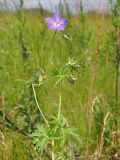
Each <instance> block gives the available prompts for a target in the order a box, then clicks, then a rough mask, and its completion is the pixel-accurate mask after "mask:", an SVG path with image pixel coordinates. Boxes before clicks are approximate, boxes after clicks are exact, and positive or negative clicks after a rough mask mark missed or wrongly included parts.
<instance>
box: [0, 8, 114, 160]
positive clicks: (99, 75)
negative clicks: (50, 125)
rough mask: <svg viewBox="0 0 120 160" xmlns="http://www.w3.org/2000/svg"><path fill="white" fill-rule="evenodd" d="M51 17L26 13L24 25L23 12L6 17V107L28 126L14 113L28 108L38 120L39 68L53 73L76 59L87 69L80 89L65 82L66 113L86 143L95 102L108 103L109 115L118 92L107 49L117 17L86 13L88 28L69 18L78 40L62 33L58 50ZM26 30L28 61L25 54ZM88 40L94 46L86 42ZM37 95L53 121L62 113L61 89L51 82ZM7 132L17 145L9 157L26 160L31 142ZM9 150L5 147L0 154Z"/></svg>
mask: <svg viewBox="0 0 120 160" xmlns="http://www.w3.org/2000/svg"><path fill="white" fill-rule="evenodd" d="M48 15H49V13H47V14H46V13H45V14H43V15H41V16H40V15H39V12H35V11H29V12H28V11H27V12H23V17H24V26H22V25H21V21H20V19H19V18H18V15H17V14H15V13H7V12H6V13H0V16H1V18H0V96H1V100H0V106H1V109H4V110H5V112H6V113H7V114H8V115H10V117H11V118H12V119H13V121H14V122H15V124H16V125H18V126H19V127H20V128H22V127H23V126H22V125H23V124H22V122H23V119H22V118H21V119H20V118H18V113H17V114H16V113H15V111H14V109H15V108H16V107H18V108H19V105H20V106H22V107H25V108H26V110H28V113H29V116H30V120H31V119H32V113H33V115H34V110H32V108H31V106H34V108H35V106H36V105H35V101H34V100H33V98H32V93H31V90H30V87H29V85H31V83H32V82H33V81H34V79H35V78H36V76H37V74H38V72H39V68H42V69H43V70H44V71H45V72H46V75H49V74H50V73H51V72H52V71H53V70H55V69H56V68H59V67H61V66H62V65H64V64H65V63H67V61H68V58H72V59H74V60H75V61H78V63H80V64H82V65H81V68H80V73H79V75H78V76H77V78H78V80H77V82H76V84H75V85H71V84H68V83H67V82H66V81H65V82H64V83H63V86H62V113H63V114H64V115H65V116H66V117H68V119H69V122H70V124H72V125H74V126H75V127H77V128H78V129H79V133H80V137H81V138H82V139H85V137H86V136H87V134H88V124H89V114H90V113H89V110H90V108H91V106H92V103H93V101H94V99H95V98H96V97H99V98H100V99H102V104H103V110H104V111H106V110H107V107H106V106H107V105H106V104H107V99H108V97H109V96H114V94H115V69H114V63H113V61H109V60H108V59H109V56H110V55H109V53H106V52H104V49H103V48H104V45H105V41H106V37H107V32H108V31H109V30H110V29H111V18H110V17H109V15H104V14H96V13H86V14H85V18H86V21H85V24H84V26H83V24H82V23H81V20H80V16H69V17H67V16H66V18H67V19H68V21H69V24H68V26H67V27H66V29H65V31H64V33H65V34H67V35H69V36H70V37H72V41H66V40H65V39H63V38H62V36H61V33H57V35H56V37H55V40H54V47H55V50H56V51H55V50H54V49H53V47H52V42H51V41H52V37H53V34H54V32H52V31H49V30H48V29H47V26H46V24H45V22H44V18H45V17H46V16H48ZM21 28H22V36H23V37H22V38H23V39H22V40H23V41H24V45H25V51H27V53H28V58H24V57H23V55H22V48H21V44H20V29H21ZM89 36H90V39H89ZM87 38H88V42H86V43H85V42H84V40H86V39H87ZM112 58H114V57H112ZM36 91H37V97H38V99H39V104H40V106H41V108H42V110H43V112H44V114H45V115H46V117H48V118H50V117H51V116H52V115H53V114H55V113H56V112H57V109H58V103H59V87H55V86H54V84H53V82H52V81H51V80H50V81H48V82H47V83H46V84H45V85H44V86H42V87H40V88H38V89H36ZM3 96H4V97H5V102H4V103H5V104H4V105H3V102H2V97H3ZM30 96H31V98H30ZM30 100H31V101H30ZM31 121H32V120H31ZM1 130H2V131H3V130H4V127H1ZM6 132H7V133H6ZM5 133H6V134H7V135H6V141H7V142H8V143H11V144H8V146H9V147H8V148H9V150H10V153H8V155H9V157H8V159H9V160H13V159H15V160H17V159H19V160H20V159H24V160H26V159H27V154H28V150H27V149H26V148H27V147H26V142H24V140H22V137H21V136H19V135H18V134H17V133H16V134H13V133H11V132H10V131H9V132H8V130H7V131H5ZM10 137H11V138H10ZM6 145H7V144H6ZM3 148H4V147H1V149H0V150H1V152H0V155H2V150H3ZM14 156H15V157H16V158H14ZM1 157H2V156H1ZM2 159H4V158H2Z"/></svg>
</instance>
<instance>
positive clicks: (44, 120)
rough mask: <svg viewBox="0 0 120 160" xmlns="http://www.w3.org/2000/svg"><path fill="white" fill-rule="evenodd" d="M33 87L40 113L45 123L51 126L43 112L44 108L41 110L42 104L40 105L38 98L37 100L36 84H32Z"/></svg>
mask: <svg viewBox="0 0 120 160" xmlns="http://www.w3.org/2000/svg"><path fill="white" fill-rule="evenodd" d="M32 88H33V93H34V98H35V101H36V104H37V107H38V109H39V111H40V114H41V115H42V117H43V119H44V121H45V123H46V124H47V126H49V124H48V121H47V119H46V118H45V116H44V114H43V112H42V110H41V108H40V106H39V103H38V100H37V96H36V92H35V86H34V84H32Z"/></svg>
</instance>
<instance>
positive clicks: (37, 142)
mask: <svg viewBox="0 0 120 160" xmlns="http://www.w3.org/2000/svg"><path fill="white" fill-rule="evenodd" d="M29 137H30V138H31V139H32V142H33V144H34V146H35V149H36V150H37V151H38V153H40V154H43V150H44V149H45V148H47V146H48V143H49V141H50V137H49V129H48V128H45V127H43V126H39V127H38V129H37V130H36V131H35V132H34V133H32V134H31V135H30V136H29Z"/></svg>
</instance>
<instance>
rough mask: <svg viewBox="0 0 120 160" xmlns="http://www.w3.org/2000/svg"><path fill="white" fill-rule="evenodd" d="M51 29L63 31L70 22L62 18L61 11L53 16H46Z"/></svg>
mask: <svg viewBox="0 0 120 160" xmlns="http://www.w3.org/2000/svg"><path fill="white" fill-rule="evenodd" d="M45 21H46V22H47V24H48V28H49V29H50V30H57V31H62V30H64V27H65V25H66V24H67V23H68V22H67V20H64V19H62V16H61V14H60V13H55V14H54V16H53V17H48V18H45Z"/></svg>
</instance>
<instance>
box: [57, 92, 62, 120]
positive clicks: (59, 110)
mask: <svg viewBox="0 0 120 160" xmlns="http://www.w3.org/2000/svg"><path fill="white" fill-rule="evenodd" d="M61 104H62V95H61V93H60V96H59V109H58V119H59V118H60V114H61V106H62V105H61Z"/></svg>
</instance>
